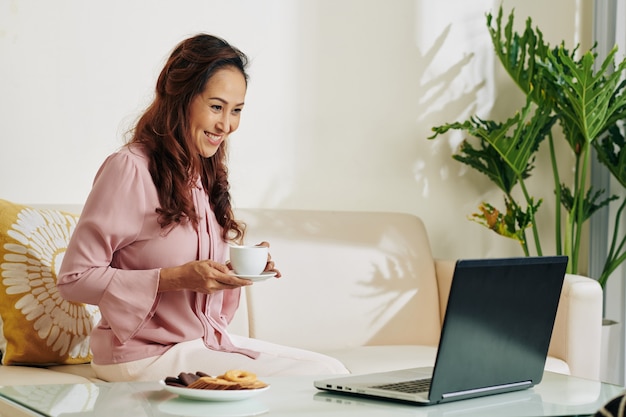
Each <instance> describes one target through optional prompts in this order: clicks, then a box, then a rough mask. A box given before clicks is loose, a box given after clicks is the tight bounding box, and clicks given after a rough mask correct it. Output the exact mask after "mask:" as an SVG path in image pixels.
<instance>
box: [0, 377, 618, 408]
mask: <svg viewBox="0 0 626 417" xmlns="http://www.w3.org/2000/svg"><path fill="white" fill-rule="evenodd" d="M263 380H264V381H265V382H267V383H269V384H270V389H269V390H267V391H265V392H263V393H261V394H259V395H258V396H255V397H253V398H249V399H244V400H241V401H228V402H223V401H199V400H192V399H186V398H180V397H178V396H177V395H175V394H172V393H170V392H168V391H166V390H165V389H164V388H163V386H162V385H161V384H159V383H158V382H132V383H102V384H91V383H88V384H65V385H54V384H51V385H25V386H4V387H0V398H4V400H5V402H7V403H9V404H13V406H15V407H18V408H20V409H21V410H22V411H23V413H24V414H23V415H28V416H30V415H32V416H48V417H78V416H85V417H87V416H90V417H105V416H106V417H125V416H132V417H144V416H145V417H166V416H170V417H171V416H179V417H194V416H203V417H204V416H216V417H217V416H221V417H236V416H252V415H265V414H267V415H272V416H281V415H282V416H320V415H324V416H343V415H346V416H359V417H367V416H381V415H384V416H386V417H387V416H390V417H392V416H427V417H439V416H442V417H444V416H461V417H463V416H481V417H490V416H494V417H495V416H497V417H507V416H516V417H519V416H527V417H533V416H589V415H592V414H594V413H595V412H596V411H597V410H598V409H599V408H600V407H601V406H602V405H604V404H606V403H607V402H608V401H609V400H610V399H612V398H614V397H616V396H617V395H619V394H621V393H622V392H623V391H624V388H623V387H620V386H616V385H612V384H605V383H600V382H597V381H590V380H586V379H581V378H574V377H570V376H566V375H560V374H554V373H549V372H546V373H545V374H544V379H543V381H542V382H541V383H540V384H539V385H537V386H535V387H533V388H531V389H528V390H524V391H518V392H510V393H506V394H497V395H491V396H488V397H482V398H476V399H471V400H462V401H457V402H453V403H448V404H441V405H433V406H416V405H410V404H404V403H394V402H388V401H381V400H371V399H364V398H361V397H354V396H348V395H341V394H333V393H327V392H323V391H319V390H317V389H316V388H314V387H313V379H312V377H273V378H263Z"/></svg>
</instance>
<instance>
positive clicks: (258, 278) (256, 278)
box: [235, 271, 276, 282]
mask: <svg viewBox="0 0 626 417" xmlns="http://www.w3.org/2000/svg"><path fill="white" fill-rule="evenodd" d="M235 276H236V277H239V278H243V279H249V280H250V281H255V282H256V281H265V280H266V279H269V278H273V277H275V276H276V272H271V271H268V272H263V273H261V275H239V274H235Z"/></svg>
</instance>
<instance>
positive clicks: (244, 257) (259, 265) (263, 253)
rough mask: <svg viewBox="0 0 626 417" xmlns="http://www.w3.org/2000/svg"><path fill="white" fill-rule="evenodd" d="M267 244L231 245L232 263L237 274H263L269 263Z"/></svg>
mask: <svg viewBox="0 0 626 417" xmlns="http://www.w3.org/2000/svg"><path fill="white" fill-rule="evenodd" d="M268 253H269V248H268V247H267V246H246V245H243V246H237V245H232V246H231V247H230V264H231V266H232V267H233V271H235V274H237V275H261V273H262V272H263V271H264V270H265V266H266V265H267V256H268Z"/></svg>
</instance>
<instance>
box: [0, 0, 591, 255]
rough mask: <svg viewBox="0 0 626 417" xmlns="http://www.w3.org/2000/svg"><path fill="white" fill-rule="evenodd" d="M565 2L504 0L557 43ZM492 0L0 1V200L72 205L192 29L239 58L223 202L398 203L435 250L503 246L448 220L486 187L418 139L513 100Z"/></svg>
mask: <svg viewBox="0 0 626 417" xmlns="http://www.w3.org/2000/svg"><path fill="white" fill-rule="evenodd" d="M581 1H582V0H578V1H572V0H553V1H550V2H546V1H544V0H516V1H509V0H505V1H504V5H505V9H506V10H507V12H508V10H510V9H511V8H512V7H515V10H516V16H517V21H518V23H519V26H521V25H522V24H523V22H524V20H525V19H526V17H527V16H529V15H530V16H532V18H533V21H534V22H535V24H536V25H538V26H539V27H540V28H542V30H543V32H544V35H545V37H546V38H547V39H548V41H550V42H551V43H553V44H555V43H558V42H560V40H561V39H564V40H565V41H566V43H567V44H568V45H573V43H574V42H580V41H582V42H587V43H588V35H585V34H586V33H587V32H588V30H587V29H588V28H587V24H588V23H587V21H586V18H585V19H582V18H581V17H580V16H583V15H585V14H581V13H578V12H579V11H580V10H582V7H583V6H581V4H584V2H583V3H581ZM498 4H499V2H497V1H495V0H473V1H467V0H443V1H432V0H394V1H393V2H390V1H386V0H317V1H316V0H299V1H294V0H231V1H228V2H225V1H217V0H181V1H165V0H158V1H155V0H97V1H96V0H91V1H85V0H55V1H45V2H44V1H41V2H35V1H32V0H0V144H1V148H0V198H4V199H9V200H13V201H19V202H24V203H35V202H38V203H42V202H45V203H81V202H83V201H84V199H85V198H86V196H87V194H88V192H89V189H90V184H91V181H92V179H93V175H94V174H95V172H96V170H97V168H98V167H99V165H100V163H101V162H102V160H103V159H104V158H105V157H106V155H108V154H109V153H110V152H113V151H114V150H115V149H116V148H117V147H119V146H120V145H121V144H122V143H123V134H124V132H125V131H126V130H127V129H128V128H129V127H130V126H131V125H132V122H133V121H134V120H135V118H136V117H137V116H138V114H139V113H140V111H141V110H142V109H143V107H144V106H145V105H146V104H147V103H148V102H149V100H150V97H151V94H152V90H153V86H154V83H155V79H156V76H157V74H158V72H159V70H160V68H161V66H162V64H163V62H164V60H165V58H166V56H167V55H168V54H169V52H170V51H171V49H172V48H173V47H174V45H175V44H176V43H177V42H179V41H180V40H182V39H183V38H185V37H187V36H189V35H192V34H195V33H196V32H199V31H204V32H209V33H214V34H218V35H220V36H222V37H224V38H226V39H227V40H229V41H230V42H231V43H233V44H234V45H236V46H238V47H239V48H241V49H242V50H243V51H244V52H246V53H247V54H248V55H249V56H250V58H251V59H252V65H251V66H250V75H251V82H250V86H249V91H248V97H247V100H246V101H247V104H246V109H245V111H244V118H243V122H242V126H241V127H240V130H239V131H238V132H237V133H236V134H235V136H234V137H233V138H232V143H231V148H230V149H231V158H230V160H231V183H232V191H233V199H234V203H235V205H236V206H240V207H252V206H262V207H284V208H321V209H333V210H388V211H400V212H409V213H414V214H417V215H419V216H421V217H422V218H423V219H424V220H425V221H426V224H427V228H428V230H429V232H430V235H431V239H432V241H433V250H434V253H435V255H436V256H438V257H445V258H458V257H473V256H497V255H508V254H514V255H519V254H521V252H520V250H519V248H518V247H517V244H516V243H514V242H512V241H507V240H505V239H503V238H501V237H498V236H496V235H495V234H492V233H490V232H488V231H486V230H485V229H483V228H482V227H481V226H478V225H477V224H475V223H472V222H470V221H468V220H467V219H466V216H467V215H468V214H470V213H472V212H474V211H475V209H476V207H477V205H478V204H479V203H480V202H481V201H482V200H485V199H486V200H488V201H491V202H493V203H498V204H499V203H500V202H501V197H500V193H499V192H498V191H496V190H494V187H493V186H492V185H491V183H490V182H488V181H487V180H486V179H485V178H483V177H481V176H480V175H479V174H477V173H476V172H474V171H469V170H468V169H466V168H465V167H464V166H462V165H461V164H460V163H458V162H455V161H453V160H452V158H451V153H452V149H453V146H455V145H456V143H458V141H459V139H460V138H459V137H455V136H454V135H451V139H452V140H451V141H447V140H444V139H437V140H436V141H428V140H427V139H426V138H427V137H428V136H429V135H430V128H431V127H432V126H435V125H439V124H443V123H444V122H452V121H456V120H463V119H465V118H466V117H467V116H468V115H470V114H474V113H478V114H479V115H480V116H481V117H484V118H496V119H501V118H503V117H506V116H510V115H511V114H512V112H513V111H514V110H515V109H517V108H518V107H519V105H520V103H521V96H520V94H519V93H518V91H517V90H516V87H514V86H513V85H512V84H511V83H510V81H509V80H508V78H507V77H506V76H505V75H504V74H503V73H502V71H501V69H500V65H499V63H498V62H496V61H495V60H494V55H493V53H492V46H491V43H490V40H489V37H488V32H487V29H486V24H485V14H486V13H487V12H488V11H489V10H491V9H492V8H493V10H495V7H497V5H498ZM555 16H558V18H555ZM537 181H539V180H537ZM546 186H547V188H546V190H545V193H544V195H543V197H544V198H546V202H545V203H544V206H545V207H546V208H545V209H544V210H550V211H547V212H546V216H551V215H552V212H551V209H550V207H551V205H552V204H553V203H552V201H551V195H552V191H551V184H546ZM546 229H548V230H551V227H546Z"/></svg>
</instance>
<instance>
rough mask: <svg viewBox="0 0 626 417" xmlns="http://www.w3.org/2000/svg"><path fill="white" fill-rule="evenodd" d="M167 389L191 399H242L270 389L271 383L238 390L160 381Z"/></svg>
mask: <svg viewBox="0 0 626 417" xmlns="http://www.w3.org/2000/svg"><path fill="white" fill-rule="evenodd" d="M159 383H160V384H161V385H162V386H163V388H165V390H166V391H168V392H171V393H172V394H176V395H178V396H179V397H183V398H187V399H190V400H201V401H240V400H245V399H246V398H250V397H254V396H255V395H259V394H261V393H262V392H265V391H267V390H268V389H270V387H269V385H268V386H267V387H265V388H258V389H238V390H212V389H195V388H183V387H174V386H172V385H167V384H166V383H165V381H159Z"/></svg>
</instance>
